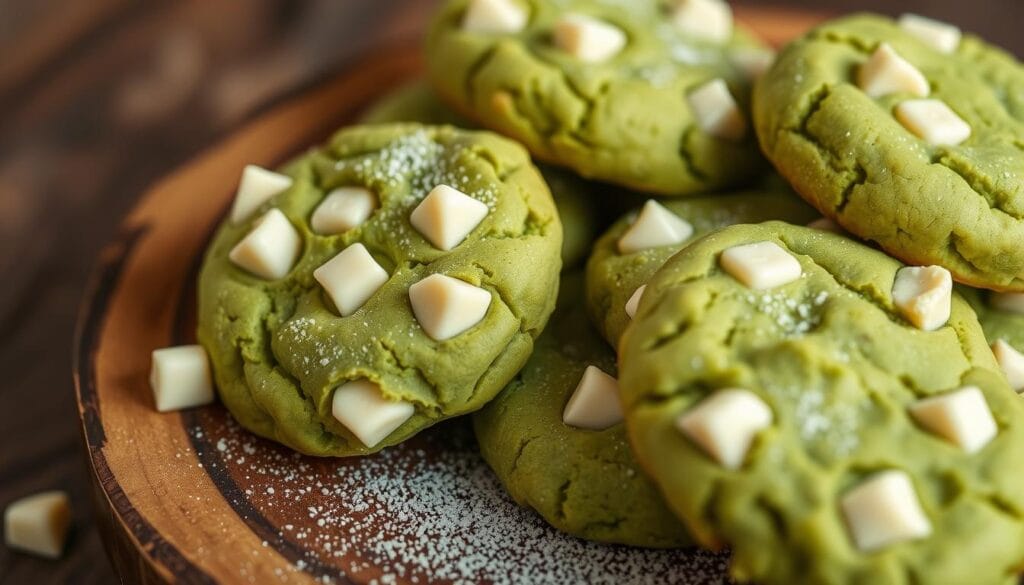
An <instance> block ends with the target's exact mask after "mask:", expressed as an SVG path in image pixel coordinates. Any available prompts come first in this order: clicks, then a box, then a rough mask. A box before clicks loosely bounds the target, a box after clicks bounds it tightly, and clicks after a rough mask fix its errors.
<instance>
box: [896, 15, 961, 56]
mask: <svg viewBox="0 0 1024 585" xmlns="http://www.w3.org/2000/svg"><path fill="white" fill-rule="evenodd" d="M899 22H900V28H902V29H903V30H904V31H906V32H908V33H910V34H911V35H914V36H915V37H917V38H918V39H919V40H920V41H922V42H924V43H925V44H927V45H929V46H931V47H932V48H933V49H935V50H936V51H939V52H940V53H946V54H949V53H952V52H954V51H956V49H957V47H959V46H960V37H961V36H963V35H962V33H961V32H960V29H959V28H957V27H955V26H953V25H951V24H946V23H945V22H940V21H938V20H934V19H931V18H926V17H924V16H918V15H916V14H904V15H903V16H901V17H900V21H899Z"/></svg>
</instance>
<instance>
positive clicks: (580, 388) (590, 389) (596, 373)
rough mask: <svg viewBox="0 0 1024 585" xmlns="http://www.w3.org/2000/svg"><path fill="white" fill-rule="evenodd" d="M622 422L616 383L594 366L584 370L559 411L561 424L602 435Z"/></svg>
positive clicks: (617, 383)
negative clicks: (563, 408) (597, 432)
mask: <svg viewBox="0 0 1024 585" xmlns="http://www.w3.org/2000/svg"><path fill="white" fill-rule="evenodd" d="M622 420H623V415H622V404H621V403H620V402H619V382H618V380H616V379H615V378H613V377H612V376H609V375H608V374H606V373H605V372H604V371H602V370H601V368H598V367H597V366H587V369H586V370H585V371H584V372H583V377H582V378H580V382H579V384H577V385H576V390H575V391H574V392H573V393H572V397H570V398H569V402H568V403H566V405H565V410H564V411H562V422H564V423H565V424H567V425H569V426H570V427H576V428H579V429H588V430H591V431H603V430H605V429H607V428H610V427H613V426H615V425H617V424H619V423H620V422H622Z"/></svg>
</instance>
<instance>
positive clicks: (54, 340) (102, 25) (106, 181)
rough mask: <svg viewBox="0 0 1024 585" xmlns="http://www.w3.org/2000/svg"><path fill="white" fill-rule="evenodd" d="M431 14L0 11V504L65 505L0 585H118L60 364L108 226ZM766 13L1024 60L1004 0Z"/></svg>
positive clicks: (309, 9)
mask: <svg viewBox="0 0 1024 585" xmlns="http://www.w3.org/2000/svg"><path fill="white" fill-rule="evenodd" d="M433 3H434V2H433V1H432V0H340V1H339V0H307V1H302V2H298V1H293V0H218V1H216V2H208V1H206V2H204V1H201V0H194V1H183V2H168V1H165V0H150V1H147V2H131V1H129V0H90V1H89V2H81V1H75V0H33V1H32V2H28V1H25V0H0V55H3V57H2V58H0V283H2V285H0V331H2V335H0V372H2V375H3V377H4V379H5V382H3V383H0V507H3V506H6V504H7V503H8V502H10V501H11V500H13V499H15V498H17V497H20V496H22V495H25V494H28V493H31V492H34V491H37V490H42V489H48V488H62V489H66V490H68V491H69V492H70V493H71V498H72V501H73V502H74V504H75V509H74V515H75V518H74V526H75V528H74V532H73V535H72V538H71V541H70V543H69V546H68V549H67V554H66V555H65V556H64V558H63V559H62V560H60V561H43V560H39V559H36V558H34V557H31V556H28V555H24V554H20V553H16V552H12V551H9V550H7V549H6V548H5V547H2V546H0V583H12V584H20V583H34V582H42V583H59V582H60V583H110V582H115V581H116V576H115V575H114V574H113V572H112V570H111V569H110V567H109V564H108V562H107V560H106V556H105V554H104V551H103V546H102V543H101V542H100V539H99V535H98V533H97V531H96V528H95V525H94V523H93V521H92V519H91V514H92V510H91V509H90V506H89V494H88V493H87V490H88V482H87V480H86V469H85V465H84V463H83V457H82V447H81V440H80V437H79V425H78V421H77V418H76V414H75V408H74V399H73V393H72V389H71V378H70V359H71V337H72V329H73V326H74V321H75V313H76V311H77V307H78V303H79V298H80V296H81V294H82V290H83V287H84V285H85V282H86V280H87V277H88V274H89V272H90V268H91V267H92V265H93V261H94V258H95V257H96V254H97V252H98V251H99V249H100V248H101V247H102V245H103V244H104V242H105V241H106V240H108V239H109V238H110V237H111V236H112V235H113V234H114V233H115V231H116V227H117V224H118V221H119V219H120V218H121V216H122V215H123V214H124V213H125V212H126V211H127V210H128V209H129V208H130V207H131V206H132V204H133V202H134V201H135V198H136V197H137V195H138V194H139V193H140V192H141V191H142V190H143V188H144V187H145V186H146V185H147V184H149V183H151V182H152V181H153V180H155V179H157V178H159V177H160V176H162V175H164V174H166V173H167V172H169V171H170V170H172V169H174V168H175V167H176V166H178V165H180V164H182V163H183V162H185V161H187V160H188V159H189V158H190V157H192V156H195V155H196V154H197V153H198V152H200V151H201V150H202V149H203V148H204V147H205V146H207V145H209V144H211V143H212V142H213V141H215V140H216V139H217V138H218V137H219V136H223V135H224V134H225V133H226V132H228V131H230V130H231V129H232V128H234V127H236V126H237V125H238V124H239V123H241V122H242V121H244V120H246V119H248V118H250V117H251V116H253V115H254V114H255V113H256V112H258V111H259V110H260V109H261V108H264V107H265V106H266V105H267V104H268V103H270V102H272V101H274V100H275V99H276V98H278V97H280V96H281V95H284V94H286V93H289V92H292V91H294V90H296V89H297V88H301V87H304V86H308V85H309V84H312V83H315V82H316V81H317V80H319V79H323V78H324V77H325V76H328V75H330V74H331V72H332V71H337V70H338V69H339V68H340V67H342V66H343V65H344V64H345V63H346V62H350V61H351V60H352V59H356V58H358V55H360V54H361V53H364V52H365V51H370V50H373V47H376V46H382V45H387V44H389V43H390V44H394V43H398V42H403V41H404V42H415V39H417V38H418V36H419V35H420V34H421V31H422V28H423V23H424V21H425V19H426V17H427V14H428V13H429V11H430V8H431V6H432V4H433ZM747 3H748V4H763V3H764V2H756V1H754V0H747ZM781 3H785V4H790V5H793V6H797V7H801V8H809V9H814V10H828V11H836V12H839V11H848V10H854V9H873V10H879V11H883V12H888V13H899V12H904V11H914V12H920V13H924V14H930V15H933V16H936V17H938V18H943V19H946V20H952V21H956V22H958V23H960V24H961V25H962V26H963V27H964V28H966V29H969V30H973V31H977V32H979V33H981V34H983V35H985V36H987V37H989V38H990V39H992V40H993V41H994V42H996V43H998V44H1001V45H1003V46H1004V47H1007V48H1009V49H1010V50H1012V51H1014V52H1016V53H1017V54H1018V55H1020V54H1024V37H1021V36H1020V35H1019V31H1018V30H1017V27H1018V26H1019V23H1020V22H1021V21H1022V19H1024V3H1021V2H1020V1H1019V0H977V1H975V2H971V3H965V2H963V1H962V0H899V1H897V0H816V1H814V0H789V1H788V2H781Z"/></svg>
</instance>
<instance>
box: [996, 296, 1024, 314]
mask: <svg viewBox="0 0 1024 585" xmlns="http://www.w3.org/2000/svg"><path fill="white" fill-rule="evenodd" d="M988 304H990V305H992V307H993V308H996V309H999V310H1000V311H1006V312H1007V313H1018V314H1020V315H1024V293H995V292H994V293H991V294H990V296H989V297H988Z"/></svg>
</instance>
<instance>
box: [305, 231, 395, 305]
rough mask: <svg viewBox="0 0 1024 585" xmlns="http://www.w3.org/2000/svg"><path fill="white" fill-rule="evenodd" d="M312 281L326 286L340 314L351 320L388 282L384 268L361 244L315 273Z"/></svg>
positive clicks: (348, 248) (348, 249)
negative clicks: (314, 280)
mask: <svg viewBox="0 0 1024 585" xmlns="http://www.w3.org/2000/svg"><path fill="white" fill-rule="evenodd" d="M313 278H315V279H316V281H317V282H319V283H320V286H322V287H324V290H326V291H327V294H328V295H329V296H330V297H331V300H332V301H333V302H334V306H335V307H336V308H337V309H338V313H339V314H341V316H342V317H348V316H349V315H351V314H352V313H355V312H356V311H358V310H359V308H360V307H362V306H363V305H364V304H366V301H368V300H370V297H372V296H373V293H375V292H377V290H378V289H380V287H382V286H384V283H386V282H387V281H388V271H387V270H384V269H383V268H381V266H380V264H377V261H376V260H374V259H373V256H371V255H370V252H369V251H367V250H366V247H365V246H363V245H362V244H352V245H351V246H349V247H347V248H345V249H344V250H342V251H341V252H340V253H338V255H337V256H335V257H334V258H331V259H330V260H328V261H327V262H325V263H324V265H323V266H321V267H320V268H317V269H316V270H314V271H313Z"/></svg>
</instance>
